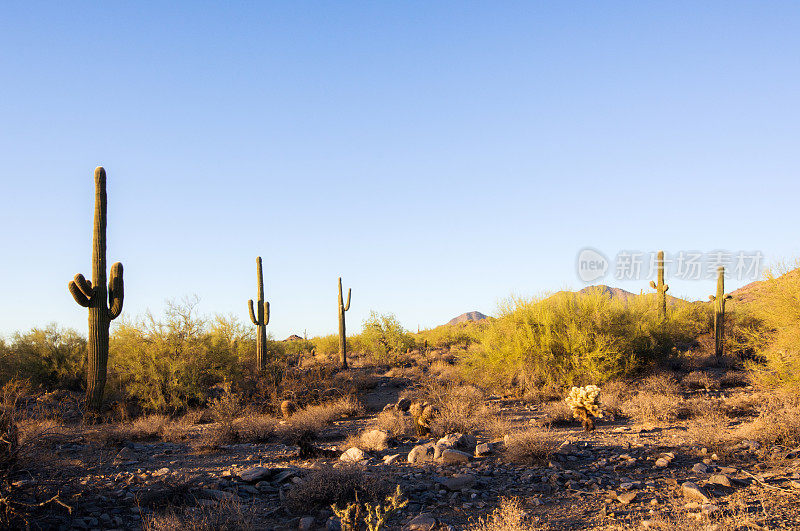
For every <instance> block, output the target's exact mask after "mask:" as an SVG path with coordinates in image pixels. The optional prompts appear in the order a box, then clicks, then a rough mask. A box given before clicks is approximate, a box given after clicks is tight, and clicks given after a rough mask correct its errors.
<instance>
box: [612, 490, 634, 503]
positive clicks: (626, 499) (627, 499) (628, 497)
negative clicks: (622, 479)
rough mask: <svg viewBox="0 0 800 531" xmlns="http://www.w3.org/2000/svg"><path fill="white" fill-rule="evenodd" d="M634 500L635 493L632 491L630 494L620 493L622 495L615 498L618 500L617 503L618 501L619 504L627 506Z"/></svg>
mask: <svg viewBox="0 0 800 531" xmlns="http://www.w3.org/2000/svg"><path fill="white" fill-rule="evenodd" d="M635 499H636V492H634V491H631V492H624V493H622V494H619V495H618V496H617V500H618V501H619V502H620V503H621V504H622V505H628V504H629V503H631V502H632V501H633V500H635Z"/></svg>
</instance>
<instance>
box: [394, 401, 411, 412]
mask: <svg viewBox="0 0 800 531" xmlns="http://www.w3.org/2000/svg"><path fill="white" fill-rule="evenodd" d="M395 407H396V408H397V409H398V410H399V411H408V408H410V407H411V399H409V398H401V399H400V400H398V401H397V404H395Z"/></svg>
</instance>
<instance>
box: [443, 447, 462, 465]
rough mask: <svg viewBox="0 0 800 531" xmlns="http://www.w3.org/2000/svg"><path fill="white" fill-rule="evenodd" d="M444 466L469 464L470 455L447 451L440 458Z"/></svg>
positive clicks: (458, 451) (457, 451)
mask: <svg viewBox="0 0 800 531" xmlns="http://www.w3.org/2000/svg"><path fill="white" fill-rule="evenodd" d="M439 460H440V461H441V463H442V464H443V465H461V464H464V463H468V462H469V454H468V453H466V452H462V451H460V450H451V449H447V450H444V451H443V452H442V456H441V457H440V458H439Z"/></svg>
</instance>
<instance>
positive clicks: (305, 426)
mask: <svg viewBox="0 0 800 531" xmlns="http://www.w3.org/2000/svg"><path fill="white" fill-rule="evenodd" d="M363 414H364V407H363V406H362V405H361V403H360V402H359V401H358V400H356V399H355V398H353V397H352V396H347V397H344V398H340V399H338V400H333V401H331V402H324V403H322V404H317V405H313V406H307V407H305V408H303V409H301V410H299V411H298V412H297V413H295V414H294V415H292V416H291V418H290V419H289V423H290V426H291V428H292V431H295V432H298V433H305V432H317V431H319V430H321V429H322V428H324V427H326V426H328V425H330V424H331V423H332V422H333V421H335V420H339V419H341V418H344V417H355V416H358V415H363Z"/></svg>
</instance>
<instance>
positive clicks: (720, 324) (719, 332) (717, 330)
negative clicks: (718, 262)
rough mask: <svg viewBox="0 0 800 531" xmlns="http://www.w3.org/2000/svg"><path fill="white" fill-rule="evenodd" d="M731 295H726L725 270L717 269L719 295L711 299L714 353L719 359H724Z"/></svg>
mask: <svg viewBox="0 0 800 531" xmlns="http://www.w3.org/2000/svg"><path fill="white" fill-rule="evenodd" d="M730 298H731V296H730V295H726V294H725V268H724V267H723V266H719V267H718V268H717V294H716V296H714V295H711V296H709V299H711V300H712V301H713V302H714V353H715V354H716V355H717V359H720V358H722V354H723V351H724V340H725V301H726V300H728V299H730Z"/></svg>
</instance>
